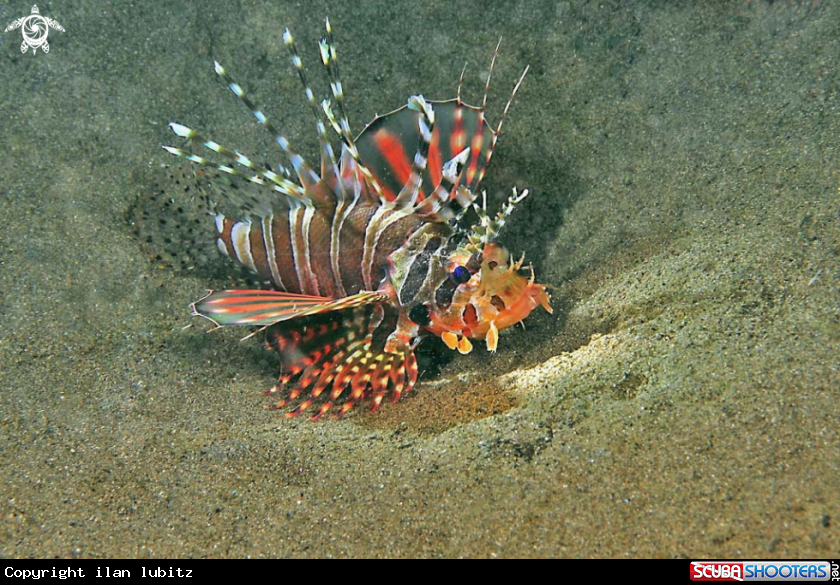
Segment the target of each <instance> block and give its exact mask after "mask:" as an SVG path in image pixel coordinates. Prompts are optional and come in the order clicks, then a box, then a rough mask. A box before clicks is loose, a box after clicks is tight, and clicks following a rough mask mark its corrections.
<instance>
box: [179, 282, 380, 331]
mask: <svg viewBox="0 0 840 585" xmlns="http://www.w3.org/2000/svg"><path fill="white" fill-rule="evenodd" d="M387 299H388V297H387V296H386V295H383V294H380V293H376V292H368V291H363V292H360V293H358V294H355V295H352V296H349V297H345V298H343V299H331V298H328V297H318V296H312V295H300V294H292V293H287V292H280V291H271V290H247V289H243V290H223V291H215V292H211V293H210V294H209V295H207V296H206V297H204V298H203V299H201V300H199V301H196V302H195V303H193V305H192V307H191V308H192V314H193V315H195V316H198V317H204V318H205V319H209V320H210V321H212V322H213V323H214V324H215V325H216V327H227V326H233V325H246V326H250V325H255V326H266V325H273V324H275V323H279V322H281V321H288V320H290V319H297V318H299V317H306V316H309V315H318V314H321V313H329V312H332V311H341V310H344V309H349V308H353V307H359V306H362V305H368V304H372V303H380V302H382V301H385V300H387Z"/></svg>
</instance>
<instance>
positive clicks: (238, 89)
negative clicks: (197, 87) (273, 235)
mask: <svg viewBox="0 0 840 585" xmlns="http://www.w3.org/2000/svg"><path fill="white" fill-rule="evenodd" d="M214 67H215V70H216V74H218V76H219V77H221V78H222V80H223V81H224V82H225V83H226V84H227V86H228V88H230V90H231V91H232V92H233V93H234V95H235V96H236V97H238V98H239V99H240V101H242V103H244V104H245V106H246V107H247V108H248V109H249V110H251V113H252V114H253V115H254V117H255V118H256V119H257V122H259V123H260V124H262V125H263V126H264V127H265V128H266V130H268V131H269V132H270V133H271V134H272V136H273V137H274V142H275V143H276V144H277V145H278V146H279V147H280V149H281V150H283V152H285V153H286V155H288V157H289V161H290V162H291V164H292V168H293V169H294V170H295V173H297V176H298V180H299V181H300V184H301V185H302V186H303V187H304V188H308V187H309V186H310V185H314V184H315V183H317V182H318V181H319V180H320V177H319V176H318V175H317V173H315V171H313V170H312V169H311V168H310V167H309V165H308V164H307V163H306V161H305V160H304V159H303V157H302V156H300V155H299V154H298V153H297V152H296V151H295V150H294V149H293V148H292V147H291V145H290V144H289V141H288V140H287V139H286V137H285V136H283V135H282V134H281V133H280V131H278V130H277V128H275V127H274V124H272V123H271V120H269V119H268V116H266V115H265V113H263V111H262V110H261V109H260V108H259V107H258V106H257V105H256V104H255V103H254V102H253V101H252V100H251V98H250V97H248V95H247V94H246V93H245V90H244V89H242V86H241V85H239V84H238V83H236V82H235V81H234V80H233V79H232V78H231V77H230V75H229V74H228V72H227V71H226V70H225V68H224V67H222V66H221V65H220V64H219V62H218V61H214Z"/></svg>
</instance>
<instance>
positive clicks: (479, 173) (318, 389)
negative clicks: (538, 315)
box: [164, 20, 551, 418]
mask: <svg viewBox="0 0 840 585" xmlns="http://www.w3.org/2000/svg"><path fill="white" fill-rule="evenodd" d="M332 37H333V35H332V30H331V28H330V25H329V21H328V20H327V22H326V35H325V38H324V39H322V40H321V42H320V45H319V47H320V56H321V61H322V64H323V65H324V67H325V69H326V72H327V76H328V77H329V81H330V93H331V97H332V99H331V100H327V99H325V100H323V101H322V102H320V103H318V102H317V101H316V99H315V96H314V94H313V92H312V90H311V89H310V86H309V83H308V81H307V78H306V73H305V70H304V68H303V65H302V62H301V59H300V57H299V55H298V52H297V49H296V47H295V43H294V40H293V38H292V36H291V34H290V33H289V31H288V30H286V31H285V33H284V35H283V39H284V42H285V44H286V46H287V48H288V49H289V52H290V54H291V60H292V64H293V67H294V69H295V70H296V72H297V74H298V75H299V77H300V79H301V81H302V83H303V87H304V91H305V94H306V97H307V100H308V102H309V105H310V107H311V109H312V111H313V113H314V120H315V125H316V129H317V132H318V138H319V142H320V158H321V161H320V169H319V170H318V172H316V171H315V170H314V169H313V168H311V167H310V166H309V165H308V164H307V163H306V161H305V160H304V159H303V158H302V157H301V156H300V155H299V154H298V153H297V152H296V151H295V150H294V148H293V147H292V146H291V144H290V142H289V140H288V139H287V138H286V137H285V136H283V135H282V134H281V133H280V132H279V131H278V130H277V129H276V128H275V126H274V125H273V124H272V122H271V121H270V120H269V119H268V117H267V116H266V114H264V113H263V111H262V110H261V109H260V108H259V107H258V106H257V105H256V104H255V103H254V102H253V101H252V100H251V98H250V97H249V96H248V95H247V94H246V93H245V92H244V90H243V89H242V87H241V86H240V85H238V84H237V83H236V82H235V81H234V80H233V79H232V78H231V77H230V75H229V74H228V73H227V71H226V70H225V69H224V68H223V67H222V66H221V65H219V64H218V63H215V70H216V73H217V74H218V75H219V76H220V77H221V79H222V80H223V81H224V82H225V84H226V85H227V86H228V87H229V89H230V90H231V91H232V92H233V93H234V94H235V95H236V96H237V97H238V98H239V100H240V101H242V102H243V103H244V104H245V105H246V106H247V107H248V108H249V109H250V110H251V112H252V114H253V115H254V117H255V118H256V119H257V121H258V122H259V124H261V125H262V126H263V127H265V128H266V129H267V130H268V131H269V132H270V133H271V134H272V136H273V138H274V142H275V143H276V145H277V146H278V147H279V148H280V150H281V151H282V152H283V153H284V155H285V157H286V158H287V159H288V163H287V166H284V165H277V166H276V167H271V168H270V167H268V165H261V164H258V163H256V162H254V161H252V159H251V158H249V157H248V156H246V155H245V154H243V153H241V152H239V151H237V150H231V149H228V148H226V147H224V146H222V145H220V144H219V143H217V142H214V141H212V140H209V139H207V138H206V137H204V136H202V135H201V134H199V133H198V132H197V131H195V130H193V129H191V128H188V127H186V126H184V125H182V124H178V123H171V124H170V127H171V129H172V131H173V132H174V133H175V134H176V135H177V136H179V137H181V138H183V139H185V140H186V142H187V145H186V146H184V148H178V147H174V146H165V147H164V148H165V149H166V150H168V151H169V152H170V153H171V154H174V155H176V156H179V157H183V158H186V159H187V160H189V161H191V162H192V163H194V164H195V165H197V166H198V167H200V169H199V170H198V171H197V172H198V173H202V172H203V173H214V174H215V175H216V176H217V177H222V179H221V180H216V182H215V186H216V189H215V190H214V194H215V199H217V200H218V201H219V204H221V203H222V202H223V201H224V200H225V199H228V200H229V201H228V203H231V202H233V207H235V208H236V209H237V210H238V215H237V216H231V214H229V213H228V214H225V213H222V212H220V211H219V210H218V207H217V206H216V204H215V203H214V204H213V205H214V208H213V209H212V210H211V212H212V213H213V215H214V216H215V230H216V238H217V246H218V248H219V250H220V251H221V252H222V253H223V254H224V255H226V256H228V257H230V258H232V259H233V260H235V261H236V262H238V263H240V264H242V265H244V266H246V267H247V268H249V269H250V270H252V271H253V272H255V273H257V274H258V275H259V276H260V277H261V278H263V279H264V281H265V282H266V284H267V285H268V288H267V289H253V290H221V291H214V292H211V293H210V294H208V295H207V296H206V297H204V298H202V299H201V300H199V301H197V302H196V303H194V304H193V305H192V312H193V314H194V315H197V316H201V317H205V318H207V319H209V320H210V321H212V322H213V323H214V325H216V326H217V327H222V326H251V327H257V328H259V330H265V333H266V339H267V345H268V346H269V347H270V348H271V349H274V350H276V351H277V352H278V353H279V354H280V357H281V361H282V363H283V372H282V374H281V376H280V379H279V381H278V383H277V384H276V385H275V386H274V387H273V388H272V389H271V390H270V391H269V392H268V394H275V393H278V392H279V393H281V396H282V398H281V399H279V400H278V401H276V402H275V403H274V404H273V405H272V407H277V408H280V407H286V408H287V412H286V416H290V417H291V416H296V415H298V414H300V413H303V412H305V411H306V412H308V413H310V414H311V415H312V418H319V417H321V416H322V415H324V414H325V413H327V412H328V411H330V410H332V412H333V413H335V414H337V415H339V416H340V415H342V414H344V413H346V412H347V411H348V410H350V409H351V408H352V407H353V406H354V405H355V404H358V403H360V402H366V403H369V404H370V405H371V408H372V410H376V409H377V408H378V407H379V405H380V404H381V402H382V401H383V400H384V399H386V398H390V399H392V400H393V401H397V400H398V399H399V398H400V396H401V395H402V394H404V393H405V392H407V391H409V390H411V389H412V388H413V387H414V385H415V383H416V381H417V376H418V367H417V360H416V358H415V356H414V349H415V347H416V345H417V343H419V341H420V340H421V339H422V338H423V337H425V336H432V335H433V336H438V337H440V338H441V339H442V340H443V342H444V343H445V344H446V345H447V346H448V347H449V348H451V349H457V350H458V351H460V352H461V353H469V352H470V351H471V350H472V342H471V341H470V340H471V339H473V340H484V342H485V344H486V347H487V349H488V350H490V351H495V350H496V347H497V345H498V340H499V331H501V330H503V329H505V328H508V327H511V326H512V325H515V324H516V323H519V322H520V321H522V320H523V319H524V318H525V317H527V316H528V314H529V313H530V312H531V311H532V310H533V309H534V308H536V307H537V306H540V305H541V306H542V307H544V308H545V309H546V310H547V311H549V312H551V306H550V305H549V300H550V297H549V294H548V292H547V291H546V289H545V287H544V286H543V285H539V284H536V283H535V281H534V275H533V270H530V271H527V270H525V269H523V266H522V260H519V261H512V260H511V259H510V257H509V254H508V252H507V250H506V249H505V248H504V247H503V246H501V245H500V244H498V243H496V241H495V240H496V236H497V234H498V232H499V230H500V228H501V227H502V226H503V225H504V223H505V220H506V218H507V217H508V215H509V214H510V212H511V211H512V210H513V208H514V206H515V205H516V204H517V203H519V202H520V201H521V200H522V199H523V198H524V197H525V196H526V195H527V193H528V192H527V191H524V192H522V193H519V192H517V190H516V189H515V188H514V189H513V195H512V196H511V197H510V198H509V199H508V201H507V203H505V204H504V206H503V209H502V211H500V212H499V213H497V214H495V215H489V214H488V213H487V211H486V201H484V200H483V204H482V205H478V204H477V203H476V199H477V194H478V187H479V184H480V182H481V180H482V178H483V176H484V173H485V171H486V169H487V165H488V163H489V162H490V158H491V156H492V154H493V149H494V147H495V145H496V141H497V138H498V136H499V131H500V130H501V123H500V124H499V126H498V127H496V128H493V127H491V126H490V125H489V123H488V122H487V121H486V119H485V117H484V106H485V104H486V99H487V95H486V91H485V97H484V102H483V103H482V106H481V107H473V106H469V105H467V104H466V103H464V102H463V101H461V98H460V83H459V91H458V97H456V98H454V99H450V100H447V101H430V100H426V99H424V98H423V96H419V95H418V96H412V97H411V98H409V100H408V103H407V105H405V106H403V107H401V108H399V109H397V110H395V111H393V112H391V113H389V114H386V115H383V116H378V117H377V118H376V119H375V120H374V121H373V122H371V123H370V124H368V125H367V127H366V128H365V129H364V130H363V131H362V132H361V134H359V135H358V137H355V138H354V137H353V135H352V134H351V131H350V125H349V123H348V120H347V116H346V113H345V105H344V94H343V88H342V85H341V81H340V78H339V74H338V61H337V54H336V50H335V43H334V41H333V38H332ZM497 51H498V47H497ZM495 59H496V53H494V55H493V62H495ZM493 62H491V67H490V71H491V73H492V69H493V67H492V65H493ZM526 72H527V69H526ZM524 75H525V73H523V74H522V77H520V79H519V81H518V82H517V84H516V86H515V88H514V90H513V92H512V94H511V98H510V100H509V101H508V103H507V105H506V107H505V110H504V114H507V111H508V109H509V107H510V104H511V102H512V100H513V96H514V95H515V93H516V90H517V89H518V88H519V85H520V84H521V82H522V78H524ZM489 82H490V76H489V75H488V78H487V85H488V86H489ZM504 114H503V116H502V120H504ZM328 133H334V134H335V135H337V137H338V140H339V141H340V144H341V149H340V151H339V152H336V151H335V150H334V149H333V146H332V144H331V141H330V136H328ZM198 152H202V154H197V153H198ZM275 168H276V170H273V169H275ZM225 181H237V182H238V185H239V186H238V187H237V188H236V189H230V188H226V187H225V184H226V183H225ZM229 206H230V205H229ZM471 210H472V211H474V212H475V213H476V214H477V216H478V220H477V223H475V225H472V226H470V225H469V224H467V226H468V227H463V226H462V224H464V223H465V222H466V219H465V215H466V213H467V212H468V211H471Z"/></svg>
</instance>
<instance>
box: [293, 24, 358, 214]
mask: <svg viewBox="0 0 840 585" xmlns="http://www.w3.org/2000/svg"><path fill="white" fill-rule="evenodd" d="M283 42H284V43H285V44H286V47H287V48H288V50H289V54H290V55H291V58H292V66H293V67H294V68H295V70H296V71H297V73H298V77H299V78H300V82H301V84H302V85H303V91H304V94H305V95H306V100H307V101H308V102H309V106H310V108H311V109H312V113H313V115H314V117H315V129H316V132H317V133H318V142H319V143H320V148H321V180H322V181H323V182H324V183H326V185H327V186H328V187H329V188H330V189H331V190H332V191H333V192H334V193H335V195H337V196H338V200H339V201H342V200H343V199H345V194H344V186H343V184H342V183H341V181H339V180H338V177H339V169H338V163H337V162H336V158H335V152H334V151H333V147H332V144H330V141H329V139H328V138H327V130H326V127H325V126H324V121H323V119H322V117H321V114H322V112H321V110H320V109H319V107H318V104H316V103H315V94H314V93H313V92H312V88H311V87H310V86H309V81H308V80H307V78H306V71H305V70H304V68H303V61H302V60H301V58H300V54H299V53H298V50H297V46H296V45H295V40H294V37H292V33H291V32H290V31H289V29H286V30H285V31H283Z"/></svg>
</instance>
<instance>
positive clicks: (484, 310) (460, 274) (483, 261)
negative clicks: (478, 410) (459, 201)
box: [425, 188, 552, 354]
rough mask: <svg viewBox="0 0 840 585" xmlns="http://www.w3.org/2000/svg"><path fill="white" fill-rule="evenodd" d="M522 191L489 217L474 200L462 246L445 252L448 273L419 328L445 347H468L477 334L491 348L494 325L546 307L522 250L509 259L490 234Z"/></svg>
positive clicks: (544, 296) (463, 349)
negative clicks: (472, 216)
mask: <svg viewBox="0 0 840 585" xmlns="http://www.w3.org/2000/svg"><path fill="white" fill-rule="evenodd" d="M527 195H528V191H527V190H526V191H523V192H522V193H521V194H519V193H517V191H516V189H515V188H514V190H513V195H512V196H511V197H510V198H509V199H508V201H507V203H506V204H505V205H504V207H503V208H502V211H501V212H499V213H498V214H497V215H496V216H495V217H491V216H489V215H488V214H487V211H486V197H485V198H484V202H483V205H482V206H480V207H479V206H478V205H475V210H476V212H477V213H478V216H479V219H480V221H479V223H478V224H477V225H475V226H473V228H472V232H471V234H470V235H469V236H468V237H467V240H466V242H465V244H464V245H463V246H461V247H460V248H458V249H456V250H455V251H454V252H453V253H452V254H450V255H449V257H448V266H447V271H446V272H447V274H448V279H447V280H446V281H444V282H443V283H442V284H441V285H440V286H439V287H438V289H437V290H436V291H435V300H434V302H433V303H432V304H431V306H427V307H426V310H427V312H428V314H427V319H426V320H427V321H428V323H427V324H426V325H425V329H426V330H427V331H428V332H430V333H432V334H434V335H439V336H440V338H441V339H442V340H443V342H444V343H445V344H446V345H447V346H448V347H449V348H450V349H457V350H458V351H459V352H461V353H463V354H466V353H469V352H470V351H472V343H471V342H470V339H483V340H485V342H486V345H487V349H488V350H489V351H493V352H495V351H496V348H497V347H498V342H499V331H501V330H503V329H506V328H508V327H512V326H513V325H516V324H517V323H519V322H520V321H522V320H523V319H525V318H526V317H527V316H528V315H529V314H530V313H531V311H533V310H534V309H535V308H536V307H537V306H542V307H543V308H544V309H545V310H546V311H548V312H549V313H551V312H552V310H551V305H550V304H549V301H550V300H551V296H550V295H549V293H548V291H547V290H546V287H545V286H544V285H541V284H537V283H536V282H535V281H534V280H535V279H534V270H533V268H532V267H531V266H529V267H528V269H527V272H526V271H525V270H523V262H524V260H525V256H524V254H523V255H522V257H520V259H519V260H516V261H514V260H511V257H510V252H508V250H507V249H506V248H505V247H504V246H502V245H500V244H498V243H496V242H495V241H494V240H495V237H496V236H497V234H498V232H499V230H500V229H501V227H502V226H503V225H504V223H505V219H506V218H507V216H508V215H510V213H511V211H513V208H514V207H515V206H516V204H517V203H519V202H520V201H522V199H524V198H525V197H526V196H527Z"/></svg>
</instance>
